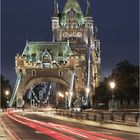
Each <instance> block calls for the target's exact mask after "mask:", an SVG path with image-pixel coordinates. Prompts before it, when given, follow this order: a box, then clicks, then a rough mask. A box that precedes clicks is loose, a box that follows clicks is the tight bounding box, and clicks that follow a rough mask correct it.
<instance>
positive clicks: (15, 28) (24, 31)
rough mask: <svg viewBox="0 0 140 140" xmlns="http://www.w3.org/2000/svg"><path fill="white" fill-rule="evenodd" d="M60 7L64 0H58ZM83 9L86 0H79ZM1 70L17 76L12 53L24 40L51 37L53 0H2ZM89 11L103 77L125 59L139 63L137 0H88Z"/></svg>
mask: <svg viewBox="0 0 140 140" xmlns="http://www.w3.org/2000/svg"><path fill="white" fill-rule="evenodd" d="M58 1H59V7H60V11H61V10H62V8H63V6H64V3H65V1H66V0H58ZM79 3H80V5H81V7H82V9H83V11H84V13H85V10H86V0H79ZM1 4H2V18H1V20H2V22H1V23H2V26H1V28H2V34H1V35H2V44H1V51H2V56H1V67H2V69H1V70H2V74H3V75H4V76H5V77H6V78H7V79H10V81H11V83H12V85H14V83H15V80H16V74H15V69H14V67H15V55H16V54H17V53H19V54H22V51H23V49H24V47H25V44H26V40H29V41H51V40H52V34H51V16H52V10H53V0H2V3H1ZM91 15H92V16H93V18H94V23H95V24H96V25H97V27H98V32H99V33H98V37H99V39H100V41H101V59H102V70H101V71H102V77H104V76H107V75H108V74H109V73H110V72H111V71H112V69H113V68H114V67H115V65H116V64H117V63H118V62H120V61H122V60H124V59H127V60H128V61H129V62H131V63H133V64H138V63H139V27H138V26H139V24H138V20H139V0H91Z"/></svg>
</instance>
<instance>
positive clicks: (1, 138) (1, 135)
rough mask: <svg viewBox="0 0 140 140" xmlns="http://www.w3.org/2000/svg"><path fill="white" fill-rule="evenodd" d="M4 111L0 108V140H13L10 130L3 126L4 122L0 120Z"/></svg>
mask: <svg viewBox="0 0 140 140" xmlns="http://www.w3.org/2000/svg"><path fill="white" fill-rule="evenodd" d="M3 114H4V113H3V112H2V110H0V140H15V138H14V137H13V135H12V134H11V132H10V130H8V128H7V127H6V126H5V124H4V122H3V121H2V115H3Z"/></svg>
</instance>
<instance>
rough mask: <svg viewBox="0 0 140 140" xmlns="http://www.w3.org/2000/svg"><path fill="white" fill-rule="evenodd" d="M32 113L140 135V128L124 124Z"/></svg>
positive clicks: (51, 113)
mask: <svg viewBox="0 0 140 140" xmlns="http://www.w3.org/2000/svg"><path fill="white" fill-rule="evenodd" d="M28 113H29V112H28ZM31 113H35V114H39V115H41V116H46V117H50V118H54V119H59V120H62V121H68V122H73V123H80V124H84V125H90V126H95V127H100V128H105V129H112V130H118V131H124V132H129V133H136V134H140V126H127V125H123V124H114V123H104V122H101V123H100V122H97V121H91V120H84V119H76V118H68V117H64V116H60V115H56V113H54V112H48V111H47V112H31Z"/></svg>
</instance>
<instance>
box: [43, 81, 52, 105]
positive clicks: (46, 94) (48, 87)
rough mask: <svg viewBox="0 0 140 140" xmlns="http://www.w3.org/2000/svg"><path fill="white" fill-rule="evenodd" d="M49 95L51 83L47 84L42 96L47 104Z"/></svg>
mask: <svg viewBox="0 0 140 140" xmlns="http://www.w3.org/2000/svg"><path fill="white" fill-rule="evenodd" d="M50 93H51V82H49V83H48V85H47V88H46V92H45V94H44V99H45V100H46V101H47V102H48V100H49V97H50Z"/></svg>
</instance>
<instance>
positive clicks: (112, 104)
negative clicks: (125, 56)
mask: <svg viewBox="0 0 140 140" xmlns="http://www.w3.org/2000/svg"><path fill="white" fill-rule="evenodd" d="M109 84H110V88H111V90H112V101H111V111H113V110H114V109H115V107H114V97H115V96H114V93H113V92H114V88H115V86H116V84H115V82H114V81H111V82H110V83H109Z"/></svg>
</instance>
